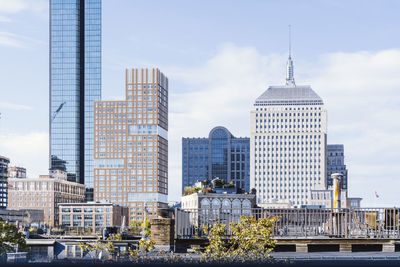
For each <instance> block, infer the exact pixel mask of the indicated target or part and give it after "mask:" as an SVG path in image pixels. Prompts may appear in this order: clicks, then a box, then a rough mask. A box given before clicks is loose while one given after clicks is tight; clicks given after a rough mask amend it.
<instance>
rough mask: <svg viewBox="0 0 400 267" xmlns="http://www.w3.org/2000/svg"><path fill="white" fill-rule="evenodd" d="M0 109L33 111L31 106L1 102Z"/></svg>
mask: <svg viewBox="0 0 400 267" xmlns="http://www.w3.org/2000/svg"><path fill="white" fill-rule="evenodd" d="M0 108H2V109H10V110H31V109H32V107H30V106H26V105H21V104H13V103H7V102H0Z"/></svg>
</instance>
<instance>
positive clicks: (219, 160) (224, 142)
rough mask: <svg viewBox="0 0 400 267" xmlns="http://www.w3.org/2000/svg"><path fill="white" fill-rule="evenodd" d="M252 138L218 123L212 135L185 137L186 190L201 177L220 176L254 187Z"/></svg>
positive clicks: (246, 186)
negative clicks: (252, 181) (251, 159)
mask: <svg viewBox="0 0 400 267" xmlns="http://www.w3.org/2000/svg"><path fill="white" fill-rule="evenodd" d="M249 169H250V139H249V138H243V137H240V138H237V137H234V136H233V135H232V134H231V133H230V132H229V131H228V129H226V128H225V127H221V126H218V127H215V128H213V129H212V130H211V131H210V134H209V135H208V138H182V192H183V189H184V188H185V187H186V186H193V185H194V184H195V183H196V182H197V181H202V180H205V179H208V180H212V179H214V178H216V177H218V178H220V179H223V180H225V182H226V183H229V182H231V181H232V182H234V183H235V186H236V187H237V188H242V189H244V190H245V191H247V192H248V191H249V190H250V173H249Z"/></svg>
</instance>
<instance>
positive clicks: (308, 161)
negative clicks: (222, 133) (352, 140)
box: [250, 55, 327, 206]
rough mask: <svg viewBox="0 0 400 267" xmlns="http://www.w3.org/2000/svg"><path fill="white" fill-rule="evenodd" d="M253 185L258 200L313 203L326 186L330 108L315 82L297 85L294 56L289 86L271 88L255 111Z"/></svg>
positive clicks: (251, 157)
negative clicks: (314, 190) (315, 189)
mask: <svg viewBox="0 0 400 267" xmlns="http://www.w3.org/2000/svg"><path fill="white" fill-rule="evenodd" d="M250 121H251V137H250V187H251V188H253V187H254V188H255V189H256V190H257V202H258V203H271V202H276V203H290V205H293V206H300V205H304V204H308V201H309V198H310V192H311V189H312V188H313V186H314V185H316V184H321V185H322V186H323V187H324V188H326V174H327V171H326V134H327V126H326V121H327V112H326V109H325V107H324V103H323V101H322V99H321V98H320V97H319V96H318V95H317V94H316V93H315V92H314V91H313V90H312V89H311V87H310V86H297V85H296V84H295V81H294V76H293V62H292V59H291V57H290V55H289V59H288V62H287V75H286V85H283V86H270V87H269V88H268V89H267V90H266V91H265V92H264V93H263V94H262V95H261V96H260V97H258V98H257V99H256V101H255V104H254V108H253V110H252V111H251V119H250Z"/></svg>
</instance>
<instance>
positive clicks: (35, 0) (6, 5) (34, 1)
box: [0, 0, 48, 14]
mask: <svg viewBox="0 0 400 267" xmlns="http://www.w3.org/2000/svg"><path fill="white" fill-rule="evenodd" d="M47 6H48V3H47V1H45V0H0V13H9V14H11V13H18V12H22V11H27V10H29V11H34V12H44V11H45V10H46V9H47Z"/></svg>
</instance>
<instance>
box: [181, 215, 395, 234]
mask: <svg viewBox="0 0 400 267" xmlns="http://www.w3.org/2000/svg"><path fill="white" fill-rule="evenodd" d="M399 214H400V212H399V208H356V209H305V208H304V209H290V208H287V209H281V208H279V209H272V208H268V209H264V208H252V209H245V208H241V209H233V208H219V209H212V208H210V209H176V210H175V238H182V239H185V238H202V237H205V233H204V231H203V227H204V226H212V225H214V224H215V223H216V222H220V223H223V224H226V225H227V230H226V235H227V236H229V235H230V228H229V224H230V223H231V222H238V221H239V220H240V217H241V216H253V217H255V218H256V219H259V218H268V217H275V216H277V217H278V220H277V222H276V223H275V225H274V228H273V236H274V237H275V238H378V239H381V238H400V221H399Z"/></svg>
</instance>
